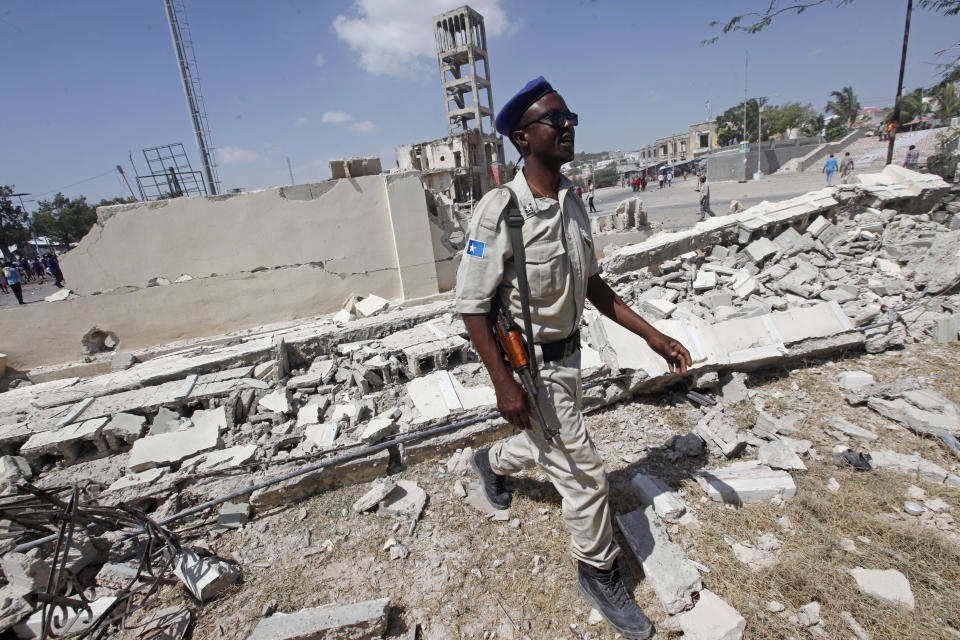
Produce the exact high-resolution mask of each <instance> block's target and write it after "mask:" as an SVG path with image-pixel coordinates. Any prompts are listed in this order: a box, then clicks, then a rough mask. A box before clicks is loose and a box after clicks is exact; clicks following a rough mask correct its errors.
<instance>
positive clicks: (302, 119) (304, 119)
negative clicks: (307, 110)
mask: <svg viewBox="0 0 960 640" xmlns="http://www.w3.org/2000/svg"><path fill="white" fill-rule="evenodd" d="M310 122H313V121H312V120H310V118H308V117H306V116H300V117H299V118H297V119H296V120H294V121H293V126H295V127H299V126H301V125H305V124H307V123H310Z"/></svg>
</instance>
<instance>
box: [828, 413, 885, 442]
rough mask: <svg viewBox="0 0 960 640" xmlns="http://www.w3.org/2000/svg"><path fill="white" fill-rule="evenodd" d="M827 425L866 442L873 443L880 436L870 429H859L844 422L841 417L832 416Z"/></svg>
mask: <svg viewBox="0 0 960 640" xmlns="http://www.w3.org/2000/svg"><path fill="white" fill-rule="evenodd" d="M827 423H828V424H829V425H830V426H832V427H834V428H836V429H838V430H839V431H840V432H842V433H845V434H846V435H848V436H850V437H851V438H856V439H858V440H864V441H866V442H871V441H873V440H876V439H877V438H878V437H879V436H878V435H877V434H876V433H874V432H873V431H870V430H869V429H864V428H863V427H858V426H857V425H855V424H853V423H851V422H848V421H847V420H844V419H843V418H841V417H840V416H832V417H830V418H829V419H827Z"/></svg>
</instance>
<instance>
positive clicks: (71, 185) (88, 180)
mask: <svg viewBox="0 0 960 640" xmlns="http://www.w3.org/2000/svg"><path fill="white" fill-rule="evenodd" d="M114 171H116V169H110V170H109V171H104V172H103V173H101V174H100V175H97V176H93V177H92V178H87V179H86V180H81V181H79V182H74V183H73V184H68V185H66V186H65V187H57V188H56V189H50V191H44V192H43V193H35V194H33V195H34V198H40V197H43V196H47V195H50V194H51V193H57V192H58V191H63V190H64V189H69V188H70V187H75V186H77V185H78V184H83V183H85V182H91V181H93V180H97V179H99V178H102V177H104V176H106V175H110V174H111V173H113V172H114Z"/></svg>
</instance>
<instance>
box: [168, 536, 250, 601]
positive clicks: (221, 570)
mask: <svg viewBox="0 0 960 640" xmlns="http://www.w3.org/2000/svg"><path fill="white" fill-rule="evenodd" d="M173 575H175V576H176V577H177V578H179V579H180V582H182V583H183V586H185V587H186V588H187V591H189V592H190V594H191V595H192V596H193V597H194V598H196V599H197V600H199V601H200V602H206V601H207V600H209V599H210V598H214V597H216V596H217V595H218V594H220V593H221V592H222V591H223V590H224V589H226V588H227V587H229V586H230V585H232V584H234V583H236V582H237V581H239V580H240V577H241V574H240V568H239V567H237V565H235V564H233V563H230V562H227V561H226V560H221V559H220V558H218V557H216V556H209V555H201V554H200V552H199V551H198V550H196V549H190V548H189V547H182V548H181V549H180V553H178V554H177V555H176V556H175V557H174V559H173Z"/></svg>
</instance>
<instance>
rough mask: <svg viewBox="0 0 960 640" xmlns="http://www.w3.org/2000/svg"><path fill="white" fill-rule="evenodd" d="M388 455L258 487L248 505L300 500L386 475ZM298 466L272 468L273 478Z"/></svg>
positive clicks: (383, 453)
mask: <svg viewBox="0 0 960 640" xmlns="http://www.w3.org/2000/svg"><path fill="white" fill-rule="evenodd" d="M389 463H390V454H389V453H388V452H386V451H380V452H378V453H375V454H372V455H370V456H367V457H365V458H361V459H358V460H352V461H350V462H346V463H343V464H340V465H338V466H337V467H336V468H328V469H316V470H312V471H309V472H307V473H304V474H301V475H299V476H295V477H293V478H289V479H288V480H284V481H283V482H280V483H278V484H274V485H270V486H267V487H264V488H262V489H257V490H256V491H254V492H253V493H252V494H250V506H252V507H253V508H254V509H255V510H261V509H266V508H269V507H274V506H277V505H281V504H283V505H289V504H293V503H295V502H299V501H301V500H304V499H306V498H309V497H311V496H315V495H317V494H318V493H320V492H321V491H324V490H326V489H329V488H330V487H337V486H341V485H344V484H348V483H358V482H366V481H368V480H373V479H374V478H379V477H382V476H384V475H386V472H387V465H388V464H389ZM296 469H298V467H295V466H288V467H286V468H278V469H275V470H274V477H276V476H280V475H285V474H286V473H289V472H291V471H294V470H296Z"/></svg>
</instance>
